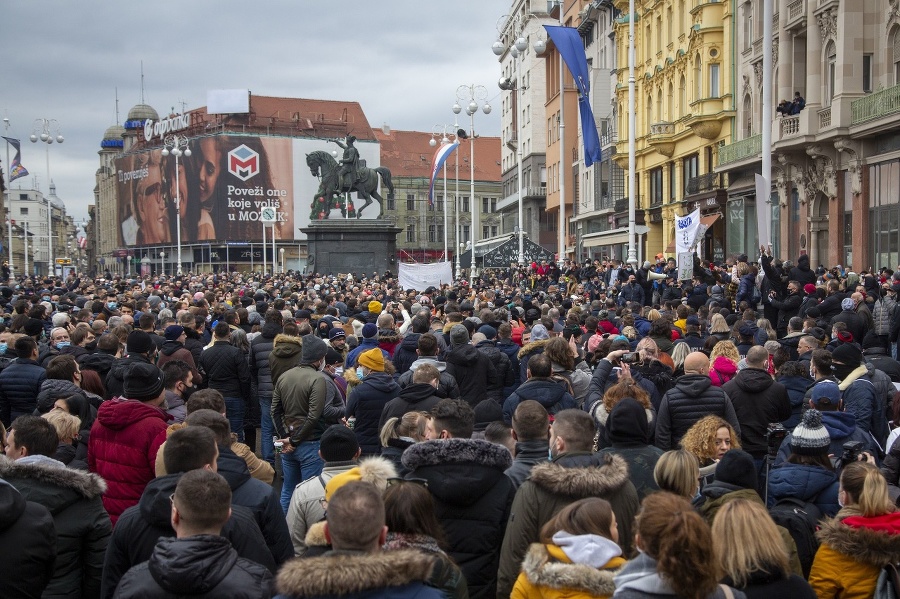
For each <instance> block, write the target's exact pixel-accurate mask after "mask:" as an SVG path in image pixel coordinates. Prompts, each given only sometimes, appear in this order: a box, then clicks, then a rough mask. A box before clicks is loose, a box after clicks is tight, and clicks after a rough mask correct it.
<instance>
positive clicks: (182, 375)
mask: <svg viewBox="0 0 900 599" xmlns="http://www.w3.org/2000/svg"><path fill="white" fill-rule="evenodd" d="M161 370H162V373H163V376H164V377H165V385H166V401H165V403H164V404H163V409H164V410H165V411H166V413H167V414H169V415H170V416H172V418H173V421H172V422H173V423H176V424H177V423H180V422H184V418H185V416H187V411H186V408H185V404H186V403H187V400H188V398H190V396H191V394H192V393H193V392H194V391H196V390H197V385H196V383H195V382H194V374H193V369H192V368H191V366H190V364H188V363H187V362H184V361H182V360H169V361H168V362H166V363H165V365H163V367H162V368H161Z"/></svg>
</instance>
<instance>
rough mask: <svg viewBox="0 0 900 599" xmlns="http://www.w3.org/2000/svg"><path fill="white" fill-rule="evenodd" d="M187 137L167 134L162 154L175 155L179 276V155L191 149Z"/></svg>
mask: <svg viewBox="0 0 900 599" xmlns="http://www.w3.org/2000/svg"><path fill="white" fill-rule="evenodd" d="M188 143H189V142H188V139H187V138H186V137H185V136H183V135H167V136H166V138H165V140H164V141H163V149H162V155H163V156H168V155H169V153H170V152H171V154H172V156H174V157H175V231H176V233H175V235H176V237H177V243H178V257H177V258H176V259H177V261H178V275H179V276H181V184H180V181H179V177H180V174H179V170H180V169H179V164H178V163H179V160H180V159H181V156H182V155H184V156H186V157H190V155H191V149H190V148H189V147H188Z"/></svg>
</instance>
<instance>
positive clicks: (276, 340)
mask: <svg viewBox="0 0 900 599" xmlns="http://www.w3.org/2000/svg"><path fill="white" fill-rule="evenodd" d="M651 274H655V275H657V276H651ZM898 293H900V267H898V271H896V272H895V271H892V270H891V269H889V268H882V269H880V270H877V271H876V270H874V269H870V270H862V271H860V272H855V271H853V270H852V269H844V268H843V267H841V266H839V265H838V266H836V267H834V268H830V269H825V268H824V267H822V266H820V267H818V268H815V269H814V268H813V267H812V266H811V265H810V263H809V259H808V257H807V256H805V255H804V256H800V257H799V259H798V260H797V262H796V264H794V263H792V262H790V261H781V260H780V259H777V258H775V257H773V256H772V254H771V252H770V251H767V250H766V248H761V250H760V253H759V255H758V258H757V259H755V260H750V259H748V257H747V256H738V257H736V259H735V260H733V261H729V262H726V263H714V262H710V261H703V260H700V259H699V258H697V257H695V260H694V265H693V277H692V279H690V280H682V281H680V280H678V272H677V269H676V267H675V261H674V260H673V259H671V258H670V259H668V260H667V259H666V258H665V257H664V256H663V255H661V254H660V255H657V256H656V257H655V262H650V261H646V262H644V263H643V264H641V265H639V264H626V263H622V262H619V261H616V260H593V261H586V262H584V263H583V264H577V263H574V262H572V261H564V262H563V263H562V264H560V265H556V264H547V263H541V264H538V263H533V264H531V265H528V266H512V267H511V268H509V269H496V270H485V271H484V272H482V273H480V275H479V276H477V277H472V278H471V279H467V280H459V281H456V282H454V283H453V284H444V285H439V286H430V287H428V288H426V289H420V290H412V289H403V288H401V287H400V285H399V282H398V280H397V279H396V278H395V277H394V276H392V275H391V273H384V274H378V273H371V274H368V273H347V274H330V273H329V274H321V275H320V274H308V275H307V274H300V273H294V272H288V273H283V274H272V275H267V274H259V273H237V272H235V273H230V274H212V273H210V274H187V275H184V276H181V275H179V276H169V277H167V276H153V277H142V278H141V277H123V276H110V275H109V274H108V273H107V276H105V277H96V278H76V277H75V276H74V275H72V276H69V277H68V278H66V279H60V278H52V277H48V278H44V279H39V278H36V279H11V280H9V281H8V284H7V285H4V286H0V318H2V324H0V422H2V426H3V429H4V430H2V431H0V433H2V436H0V439H2V448H3V453H4V454H5V455H4V456H0V562H2V563H3V564H4V565H5V568H6V572H7V574H6V575H4V576H2V577H0V596H2V597H23V598H31V597H35V598H37V597H45V598H50V597H53V598H56V597H66V598H72V599H74V598H94V597H102V598H104V599H107V598H112V597H122V598H124V597H174V596H178V597H182V596H184V597H188V596H189V597H217V598H223V597H260V598H263V597H266V598H270V597H279V598H282V599H299V598H301V597H354V598H356V597H359V598H362V597H397V598H412V597H422V598H426V597H441V596H443V597H453V598H454V599H465V598H467V597H472V598H493V597H498V598H503V599H505V598H507V597H514V598H516V599H524V598H537V597H624V598H629V599H631V598H648V599H649V598H654V599H655V598H663V597H681V598H689V599H707V598H711V597H715V598H718V599H726V598H728V599H734V598H737V599H741V598H743V597H749V598H751V599H752V598H755V597H760V598H762V597H765V598H766V599H775V598H778V597H789V598H791V599H794V598H799V599H804V598H807V597H808V598H812V597H819V598H820V599H824V598H828V599H832V598H836V597H839V598H850V597H889V596H894V597H896V595H890V593H892V592H894V593H895V592H896V589H895V588H894V585H895V584H898V582H897V581H898V580H900V579H898V567H900V512H898V511H897V498H898V496H900V442H898V441H897V438H898V437H900V428H895V427H897V425H898V424H900V414H898V413H900V399H896V394H897V388H898V385H900V362H898V361H897V359H896V357H897V354H896V352H897V342H898V337H900V307H898V298H897V296H898Z"/></svg>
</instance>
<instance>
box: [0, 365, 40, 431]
mask: <svg viewBox="0 0 900 599" xmlns="http://www.w3.org/2000/svg"><path fill="white" fill-rule="evenodd" d="M45 378H47V371H46V370H44V369H43V368H41V366H40V365H39V364H38V363H37V362H35V361H34V360H29V359H27V358H17V359H16V360H15V361H14V362H13V363H12V364H10V365H9V366H7V367H6V368H4V369H3V370H2V371H0V422H2V423H3V425H4V426H5V427H6V428H9V425H10V424H11V423H12V421H13V420H15V419H16V418H18V417H19V416H24V415H26V414H31V413H32V412H34V409H35V407H37V396H38V393H39V392H40V390H41V383H43V382H44V379H45Z"/></svg>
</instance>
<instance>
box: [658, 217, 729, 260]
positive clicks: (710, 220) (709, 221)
mask: <svg viewBox="0 0 900 599" xmlns="http://www.w3.org/2000/svg"><path fill="white" fill-rule="evenodd" d="M720 216H722V214H721V213H719V212H716V213H715V214H710V215H708V216H701V217H700V224H701V225H703V226H704V227H706V229H707V230H708V229H709V228H710V227H712V226H713V224H715V222H716V221H717V220H719V217H720ZM666 253H667V254H674V253H675V234H674V229H673V231H672V241H671V242H670V243H669V247H667V248H666Z"/></svg>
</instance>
